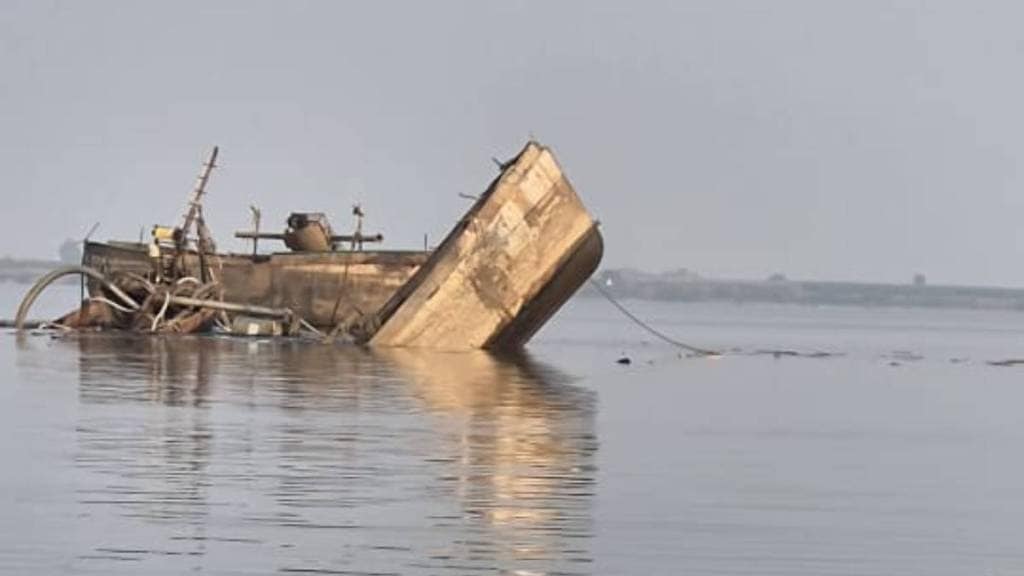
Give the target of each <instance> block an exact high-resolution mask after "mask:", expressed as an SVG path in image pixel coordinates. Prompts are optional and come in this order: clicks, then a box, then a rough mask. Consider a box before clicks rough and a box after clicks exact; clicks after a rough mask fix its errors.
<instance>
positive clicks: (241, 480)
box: [56, 334, 597, 574]
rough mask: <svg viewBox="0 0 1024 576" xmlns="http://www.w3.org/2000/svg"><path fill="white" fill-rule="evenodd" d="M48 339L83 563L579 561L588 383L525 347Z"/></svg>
mask: <svg viewBox="0 0 1024 576" xmlns="http://www.w3.org/2000/svg"><path fill="white" fill-rule="evenodd" d="M60 342H61V343H60V344H59V345H57V346H56V348H58V349H61V348H65V347H66V348H69V349H70V350H69V352H72V353H76V354H77V358H78V380H79V392H78V403H79V406H80V408H79V422H78V426H77V428H76V443H77V446H76V448H75V449H74V453H75V469H76V471H77V472H78V473H80V474H81V477H80V478H79V483H78V484H79V486H80V488H79V490H78V495H77V498H78V504H79V506H80V507H81V508H82V517H83V518H85V519H87V521H97V522H102V524H103V525H104V526H109V527H111V530H109V531H107V532H106V533H104V534H103V535H102V536H100V535H97V537H96V538H95V539H92V540H89V539H87V541H85V542H83V550H82V553H81V554H80V555H79V556H78V558H77V562H80V563H82V564H81V565H82V566H84V567H87V568H88V569H90V570H91V569H100V568H104V569H105V568H117V567H121V566H124V567H125V569H129V568H130V569H132V570H134V569H137V568H138V567H139V562H143V563H150V564H151V565H152V566H153V567H154V568H161V569H163V568H168V569H178V568H183V569H184V568H188V569H192V570H204V569H209V570H221V569H228V568H230V569H238V570H243V571H248V572H251V571H264V572H265V571H271V572H274V571H277V572H300V573H301V572H314V573H357V574H358V573H374V574H380V573H410V572H413V573H415V572H424V573H460V574H463V573H475V572H494V571H496V570H497V571H499V572H513V571H523V572H527V573H550V572H558V573H587V572H589V571H590V562H591V552H590V540H591V537H592V507H593V491H594V482H595V475H596V471H595V464H594V460H595V453H596V450H597V439H596V433H595V423H594V414H595V405H596V398H595V394H594V393H593V392H592V391H589V390H586V389H583V388H580V387H577V386H574V385H573V383H572V379H571V378H570V377H569V376H567V375H565V374H563V373H561V372H559V371H558V370H556V369H554V368H552V367H550V366H547V365H545V364H542V363H540V362H537V361H535V360H533V359H531V358H530V357H528V356H519V357H497V356H493V355H490V354H487V353H483V352H474V353H438V352H430V351H416V350H384V351H378V350H368V349H364V348H358V347H348V346H326V345H319V344H311V343H305V342H295V341H257V340H238V339H227V338H212V337H195V338H193V337H178V338H157V337H154V338H138V337H134V336H118V335H110V334H97V335H78V336H73V337H69V338H67V339H62V340H61V341H60Z"/></svg>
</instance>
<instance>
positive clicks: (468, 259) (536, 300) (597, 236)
mask: <svg viewBox="0 0 1024 576" xmlns="http://www.w3.org/2000/svg"><path fill="white" fill-rule="evenodd" d="M603 251H604V244H603V239H602V237H601V233H600V230H599V227H598V223H597V221H596V220H595V219H593V218H592V217H591V216H590V214H589V213H588V212H587V210H586V208H585V207H584V205H583V203H582V201H581V200H580V198H579V197H578V196H577V194H576V192H575V190H574V189H573V187H572V185H571V184H570V183H569V180H568V179H567V177H566V176H565V174H564V173H563V172H562V169H561V167H560V166H559V164H558V162H557V161H556V159H555V157H554V155H553V153H552V152H551V150H550V149H548V148H546V147H544V146H542V145H540V144H538V143H536V142H530V143H528V144H527V145H526V147H525V148H524V149H523V150H522V151H521V152H520V153H519V154H518V155H517V156H516V157H515V158H513V159H512V160H510V161H509V162H507V163H506V164H504V165H503V166H502V170H501V173H500V174H499V175H498V177H497V178H496V179H495V180H494V181H493V182H492V183H491V185H490V186H489V187H488V188H487V190H486V191H485V192H484V193H483V194H482V195H481V196H480V197H479V199H478V200H477V201H476V202H475V203H474V205H473V206H472V207H471V208H470V209H469V211H468V212H467V213H466V214H465V215H464V216H463V217H462V218H461V219H460V220H459V221H458V222H457V223H456V225H455V226H454V227H453V229H452V230H451V232H449V234H448V235H447V236H446V237H445V239H444V241H443V242H442V243H441V244H440V245H439V246H438V247H437V248H436V249H435V250H432V251H361V250H359V251H357V250H352V251H310V252H285V253H274V254H212V255H207V256H205V260H206V267H205V269H206V270H208V274H212V275H214V276H215V278H214V279H215V280H216V281H217V282H218V283H219V286H220V288H221V290H222V296H221V298H222V299H223V300H224V301H230V302H235V303H240V304H247V305H252V306H262V307H268V308H275V309H288V310H290V311H291V312H294V314H295V315H297V316H298V317H301V318H302V319H303V320H305V321H307V322H308V323H309V324H311V325H313V326H315V327H317V328H319V329H323V330H331V331H333V332H339V331H344V332H347V333H348V334H349V335H350V336H351V337H352V338H353V339H354V340H355V341H357V342H361V343H367V344H369V345H372V346H380V347H416V348H434V349H445V350H463V349H479V348H486V349H501V350H508V349H517V348H520V347H522V346H523V345H525V344H526V342H527V341H529V340H530V338H531V337H532V336H533V335H534V334H535V333H536V332H537V331H538V330H539V329H540V328H541V327H542V326H543V325H544V324H545V323H546V322H547V321H548V320H549V319H550V318H551V316H552V315H553V314H555V312H557V311H558V309H559V308H560V307H561V306H562V305H563V304H565V302H566V301H568V300H569V298H570V297H571V296H572V295H573V294H574V293H575V292H576V291H577V290H578V289H579V288H580V287H581V286H582V285H583V283H584V282H586V281H587V279H588V278H589V277H590V276H591V275H592V274H593V272H594V271H595V270H596V269H597V266H598V264H599V263H600V261H601V257H602V255H603ZM177 257H178V258H179V261H178V270H179V271H181V272H182V273H184V274H187V275H192V276H196V277H199V276H200V270H203V269H204V267H203V264H202V262H201V261H200V258H199V255H198V253H196V252H194V251H192V252H186V253H184V254H179V255H178V256H177ZM83 264H84V265H85V266H87V267H89V268H92V269H95V270H98V271H100V272H101V273H103V274H105V275H113V276H116V275H117V274H119V273H120V274H124V273H131V274H137V275H141V276H147V275H149V274H150V271H151V267H152V264H151V261H150V258H149V256H148V254H147V246H146V245H145V244H140V243H119V242H109V243H101V242H89V243H87V244H86V246H85V253H84V258H83ZM103 290H104V288H103V286H102V285H101V283H99V282H95V281H90V282H89V292H90V294H91V295H93V296H100V295H102V292H103Z"/></svg>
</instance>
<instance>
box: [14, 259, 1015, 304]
mask: <svg viewBox="0 0 1024 576" xmlns="http://www.w3.org/2000/svg"><path fill="white" fill-rule="evenodd" d="M67 265H68V263H66V262H61V261H58V260H18V259H14V258H0V283H10V284H20V285H25V286H28V285H30V284H32V283H34V282H35V281H36V280H38V279H39V278H40V277H41V276H43V275H44V274H46V273H48V272H50V271H52V270H54V269H56V268H59V267H61V266H67ZM594 280H595V281H597V282H599V283H600V284H601V286H602V288H603V289H604V291H606V292H608V293H609V294H611V295H612V296H613V297H615V298H623V299H636V300H650V301H661V302H732V303H769V304H798V305H808V306H822V305H825V306H860V307H865V306H866V307H908V308H936V309H954V308H959V309H967V310H1015V311H1024V288H998V287H989V286H950V285H929V284H923V283H919V284H912V283H908V284H884V283H873V282H835V281H823V280H789V279H786V278H782V277H773V278H771V279H767V280H724V279H713V278H702V277H699V276H696V275H694V274H692V273H689V272H685V271H683V272H670V273H662V274H652V273H648V272H642V271H637V270H626V269H607V270H602V271H600V272H598V273H596V274H595V275H594ZM62 283H77V279H75V278H74V277H68V278H66V279H62ZM580 296H584V297H598V296H599V294H598V292H597V291H596V290H594V289H593V288H592V287H591V286H585V287H584V289H582V290H581V291H580Z"/></svg>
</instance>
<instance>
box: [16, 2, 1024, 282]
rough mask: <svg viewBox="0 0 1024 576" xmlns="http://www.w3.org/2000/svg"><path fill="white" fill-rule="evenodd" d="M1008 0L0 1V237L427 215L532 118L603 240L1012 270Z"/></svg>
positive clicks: (417, 230)
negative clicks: (206, 176)
mask: <svg viewBox="0 0 1024 576" xmlns="http://www.w3.org/2000/svg"><path fill="white" fill-rule="evenodd" d="M1021 22H1024V9H1022V8H1021V7H1020V4H1019V3H1016V2H1005V3H1000V2H964V1H959V2H939V1H922V2H910V1H903V2H897V1H890V2H883V1H862V0H857V1H853V0H850V1H846V2H827V1H771V2H768V1H753V0H752V1H747V2H728V1H723V0H710V1H706V2H684V1H678V2H668V3H656V2H643V3H638V2H622V3H606V2H587V3H584V2H571V3H570V2H511V1H506V2H490V3H484V2H464V3H439V2H408V3H388V2H366V3H363V4H357V3H354V2H346V3H343V2H252V1H245V2H241V1H239V2H128V1H125V2H53V1H45V0H33V1H27V2H16V1H15V2H12V1H10V0H7V1H5V2H3V3H2V5H0V158H2V159H0V168H2V172H3V175H2V176H3V178H2V190H3V191H2V194H3V200H4V201H5V202H4V207H3V209H2V211H0V214H2V216H0V255H2V254H5V253H6V254H20V255H31V256H44V257H49V256H54V255H55V254H56V248H57V245H58V244H59V243H60V241H61V240H63V238H64V237H65V236H79V235H82V234H84V233H85V231H86V230H87V229H88V228H89V227H90V226H91V224H92V223H93V222H95V221H101V222H102V226H101V228H100V230H99V232H98V233H97V237H98V238H101V239H106V238H111V237H120V238H134V237H137V235H138V231H139V228H140V226H146V227H147V228H148V227H149V226H150V225H152V224H153V223H157V222H162V223H169V224H174V223H176V222H177V221H178V219H179V215H180V213H181V211H182V208H183V205H184V202H185V198H186V196H187V194H188V192H189V189H190V188H191V186H192V183H193V179H194V177H195V173H196V171H197V169H198V166H199V163H200V161H201V159H202V157H203V156H204V155H205V154H206V152H207V150H208V148H209V147H210V146H211V145H213V144H219V145H220V146H221V156H222V160H221V166H222V167H221V168H220V170H218V171H217V172H216V173H215V175H214V177H213V179H212V181H211V185H210V195H209V198H208V201H207V207H206V212H207V219H208V221H209V222H210V224H211V226H212V228H213V230H214V233H215V235H216V237H217V238H218V240H219V241H220V244H221V247H223V248H228V249H233V250H242V249H244V246H245V245H244V244H242V243H241V242H240V241H236V240H234V239H232V238H231V233H232V232H233V231H234V230H236V229H241V228H244V227H246V226H247V225H248V222H249V215H248V208H247V206H248V205H249V204H250V203H256V204H258V205H259V206H261V207H262V209H263V213H264V221H265V222H272V223H273V224H274V225H275V226H276V225H277V224H278V223H280V224H282V225H283V221H284V218H285V216H286V214H287V212H288V211H291V210H325V211H327V212H328V213H329V214H330V215H331V216H332V217H333V218H332V219H333V221H334V223H335V227H336V228H339V229H347V228H348V227H349V226H350V216H349V215H348V213H349V209H350V205H351V203H352V202H355V201H360V202H362V204H363V206H364V208H365V209H366V211H367V212H368V214H369V219H368V227H369V228H371V229H372V230H374V231H377V230H380V231H382V232H384V234H385V237H386V239H387V241H388V242H387V246H390V247H417V246H419V245H420V244H421V243H422V235H423V233H425V232H426V233H429V234H430V236H431V238H433V239H439V238H440V237H441V236H442V235H443V234H444V233H445V232H446V231H447V229H448V228H449V226H451V224H452V223H453V222H454V221H455V219H456V218H457V217H458V216H460V215H461V213H462V212H463V210H464V209H465V208H466V206H467V201H466V200H463V199H460V198H459V197H458V196H457V194H458V193H460V192H462V193H471V194H475V193H478V192H479V191H480V190H482V189H483V188H484V187H485V186H486V184H487V183H488V182H489V181H490V179H491V178H493V176H494V175H495V168H494V166H493V164H492V163H491V161H490V157H491V156H497V157H500V158H504V157H507V156H510V155H511V154H513V153H515V152H516V151H517V150H518V149H519V147H520V146H521V145H522V144H523V143H524V141H525V140H526V139H527V138H528V137H529V136H530V135H534V136H535V137H537V138H538V139H540V140H541V141H542V142H544V143H546V144H548V145H550V146H552V147H553V148H554V149H555V152H556V153H557V155H558V156H559V159H560V160H561V162H562V164H563V166H564V167H565V169H566V170H567V172H568V174H569V176H570V179H571V180H572V181H573V183H574V185H575V186H576V189H577V191H578V192H579V193H580V194H581V196H582V197H583V199H584V201H585V202H586V203H587V205H588V206H589V207H590V208H591V210H592V212H593V213H594V214H595V216H596V217H598V218H599V219H600V220H601V221H602V222H603V230H604V234H605V239H606V254H605V261H604V265H605V266H616V267H617V266H636V267H641V268H646V269H651V270H664V269H670V268H677V267H688V268H691V269H694V270H696V271H698V272H701V273H705V274H708V275H719V276H723V275H724V276H739V277H760V276H766V275H768V274H770V273H772V272H775V271H781V272H785V273H786V274H788V275H789V276H790V277H799V278H824V279H864V280H881V281H897V282H903V281H909V279H910V277H911V275H912V274H913V273H914V272H923V273H925V274H927V275H928V277H929V279H930V281H932V282H951V283H969V284H1002V285H1024V260H1022V258H1020V256H1021V254H1020V252H1019V249H1020V246H1021V245H1022V240H1024V218H1022V216H1024V174H1022V171H1021V168H1020V167H1021V162H1020V158H1021V156H1022V155H1024V112H1022V110H1024V75H1022V71H1024V32H1022V28H1021Z"/></svg>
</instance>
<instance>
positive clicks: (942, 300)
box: [585, 269, 1024, 311]
mask: <svg viewBox="0 0 1024 576" xmlns="http://www.w3.org/2000/svg"><path fill="white" fill-rule="evenodd" d="M594 280H595V281H597V282H599V283H600V284H601V286H602V288H603V289H604V291H605V292H608V293H609V294H611V295H612V296H613V297H615V298H632V299H638V300H653V301H669V302H734V303H747V302H749V303H771V304H801V305H810V306H823V305H824V306H858V307H878V308H883V307H906V308H936V309H955V308H958V309H967V310H1015V311H1024V289H1021V288H997V287H988V286H941V285H929V284H925V283H924V281H923V278H921V279H920V280H919V281H918V282H917V283H908V284H883V283H871V282H832V281H820V280H789V279H786V278H784V277H781V276H775V277H772V278H770V279H767V280H760V281H759V280H719V279H710V278H701V277H699V276H696V275H695V274H692V273H689V272H686V271H680V272H672V273H665V274H650V273H646V272H640V271H635V270H621V269H609V270H603V271H601V272H599V273H597V274H595V276H594ZM585 294H587V295H588V296H598V293H597V291H596V290H594V289H593V288H592V287H589V286H588V287H587V290H586V291H585Z"/></svg>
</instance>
